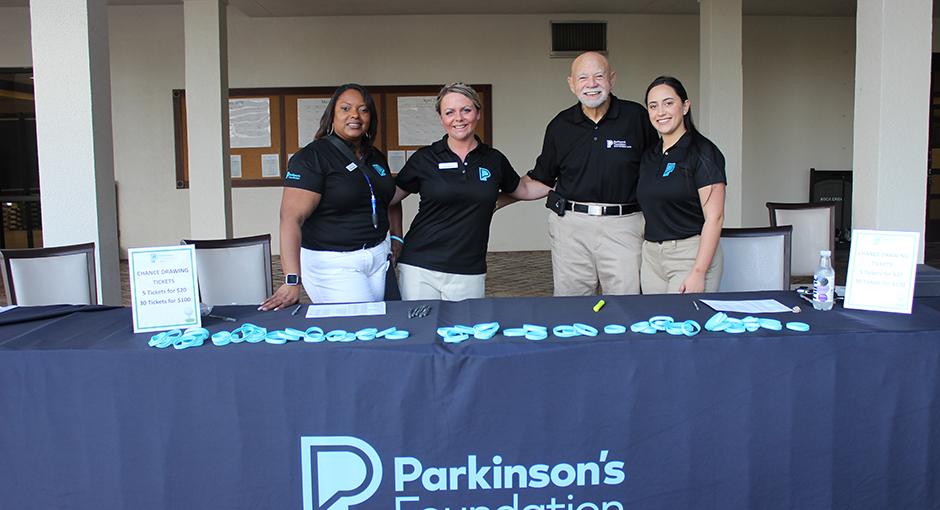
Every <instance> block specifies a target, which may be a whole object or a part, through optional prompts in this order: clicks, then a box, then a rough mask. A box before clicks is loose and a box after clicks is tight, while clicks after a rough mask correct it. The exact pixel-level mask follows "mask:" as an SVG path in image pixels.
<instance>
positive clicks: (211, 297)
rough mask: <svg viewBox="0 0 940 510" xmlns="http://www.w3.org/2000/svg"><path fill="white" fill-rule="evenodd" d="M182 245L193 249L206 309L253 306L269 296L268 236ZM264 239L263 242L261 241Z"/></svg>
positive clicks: (269, 255) (200, 294)
mask: <svg viewBox="0 0 940 510" xmlns="http://www.w3.org/2000/svg"><path fill="white" fill-rule="evenodd" d="M257 238H258V240H257V242H253V243H252V242H246V239H247V240H252V239H255V238H242V239H229V240H214V241H184V242H185V243H188V244H194V245H195V246H196V271H197V273H198V276H199V296H200V300H201V301H202V302H203V303H205V304H207V305H256V304H259V303H261V302H262V301H264V300H265V299H266V298H267V297H268V296H270V295H271V244H270V239H271V237H270V236H269V235H265V236H257ZM262 238H263V239H262Z"/></svg>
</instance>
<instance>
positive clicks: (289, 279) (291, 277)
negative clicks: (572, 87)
mask: <svg viewBox="0 0 940 510" xmlns="http://www.w3.org/2000/svg"><path fill="white" fill-rule="evenodd" d="M284 283H286V284H287V285H297V284H298V283H300V277H298V276H297V275H296V274H286V275H284Z"/></svg>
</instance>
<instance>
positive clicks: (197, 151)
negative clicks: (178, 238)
mask: <svg viewBox="0 0 940 510" xmlns="http://www.w3.org/2000/svg"><path fill="white" fill-rule="evenodd" d="M226 3H227V2H225V1H220V0H184V2H183V30H184V36H185V38H186V119H187V121H186V130H187V136H188V138H187V142H188V146H189V154H188V158H189V212H190V236H191V237H192V238H193V239H222V238H230V237H232V177H231V173H230V172H231V170H230V163H229V132H228V41H227V39H226V32H225V31H226V19H225V14H226V13H225V6H226Z"/></svg>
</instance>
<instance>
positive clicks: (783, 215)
mask: <svg viewBox="0 0 940 510" xmlns="http://www.w3.org/2000/svg"><path fill="white" fill-rule="evenodd" d="M772 206H773V207H772ZM783 206H786V207H783ZM767 207H768V208H770V215H771V221H770V224H771V225H772V226H780V225H792V226H793V238H792V243H793V247H792V257H791V259H790V261H791V262H790V270H791V272H792V274H793V275H794V276H812V275H813V273H814V272H815V271H816V266H818V265H819V252H820V251H821V250H830V251H832V250H833V246H834V244H835V238H834V236H835V232H834V228H835V227H834V221H835V217H834V214H835V206H833V205H821V204H767Z"/></svg>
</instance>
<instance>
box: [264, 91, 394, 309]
mask: <svg viewBox="0 0 940 510" xmlns="http://www.w3.org/2000/svg"><path fill="white" fill-rule="evenodd" d="M377 124H378V122H377V119H376V112H375V103H374V102H373V100H372V97H371V96H370V95H369V93H368V91H367V90H366V89H365V87H362V86H361V85H356V84H347V85H343V86H341V87H339V88H338V89H336V92H334V93H333V97H332V98H331V99H330V103H329V105H328V106H327V109H326V111H325V112H324V114H323V118H322V119H321V120H320V128H319V130H318V131H317V133H316V135H315V137H314V141H313V142H311V143H310V144H308V145H307V146H306V147H304V148H303V149H301V150H300V151H298V152H297V153H296V154H294V156H293V157H291V159H290V162H289V163H288V165H287V175H286V176H285V178H284V194H283V196H282V198H281V226H280V235H281V266H282V268H283V271H284V279H285V282H284V284H283V285H282V286H281V287H279V288H278V289H277V290H276V291H275V292H274V294H273V295H272V296H271V297H269V298H268V299H267V300H265V301H264V303H262V304H261V309H262V310H272V309H273V310H276V309H279V308H282V307H285V306H290V305H292V304H294V303H296V302H297V301H298V299H299V297H300V288H299V285H300V284H302V285H303V286H304V290H306V291H307V295H308V296H310V299H311V300H312V301H313V302H314V303H353V302H363V301H381V300H382V299H383V297H384V294H385V273H386V271H387V270H388V266H389V254H390V243H389V240H388V230H389V215H390V214H391V215H392V216H393V218H394V217H395V215H396V214H397V215H398V216H397V217H398V219H397V220H393V222H392V223H396V224H399V225H400V224H401V220H400V216H401V206H395V207H392V208H390V207H389V203H390V201H391V200H392V198H393V197H394V194H395V182H394V179H393V177H392V175H391V172H389V170H388V161H387V160H386V159H385V155H384V154H382V153H381V152H380V151H379V150H377V149H375V148H374V147H373V146H372V141H373V140H374V139H375V132H376V125H377Z"/></svg>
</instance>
